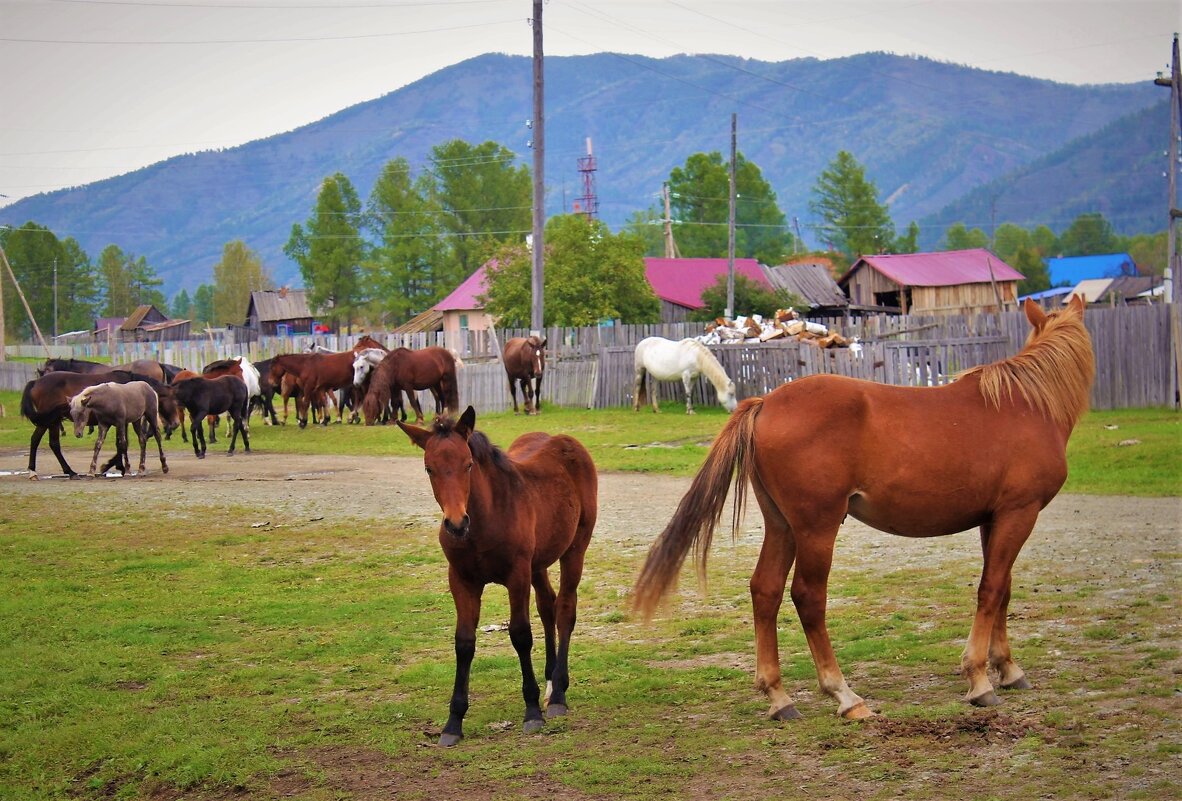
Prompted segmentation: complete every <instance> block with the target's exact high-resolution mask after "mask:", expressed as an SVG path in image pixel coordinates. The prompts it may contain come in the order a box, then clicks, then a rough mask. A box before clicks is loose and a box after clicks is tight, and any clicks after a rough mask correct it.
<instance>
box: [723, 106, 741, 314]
mask: <svg viewBox="0 0 1182 801" xmlns="http://www.w3.org/2000/svg"><path fill="white" fill-rule="evenodd" d="M738 132H739V115H738V114H737V113H733V112H732V113H731V176H730V187H731V190H730V198H729V199H728V200H729V203H728V206H729V208H730V210H729V213H728V214H727V243H726V259H727V268H726V318H727V319H728V320H730V319H733V318H734V314H735V152H736V149H737V147H738Z"/></svg>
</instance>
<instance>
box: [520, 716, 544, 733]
mask: <svg viewBox="0 0 1182 801" xmlns="http://www.w3.org/2000/svg"><path fill="white" fill-rule="evenodd" d="M545 725H546V723H545V721H543V720H540V719H538V718H531V719H530V720H527V721H526V722H525V724H524V725H523V726H522V727H521V730H522V731H523V732H525V733H526V734H537V733H538V732H540V731H541V730H542V728H543V727H545Z"/></svg>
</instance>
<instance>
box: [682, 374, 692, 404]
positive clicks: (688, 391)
mask: <svg viewBox="0 0 1182 801" xmlns="http://www.w3.org/2000/svg"><path fill="white" fill-rule="evenodd" d="M693 381H694V379H693V377H692V376H691V375H690V374H689V373H682V374H681V385H682V386H683V387H685V413H686V414H693V413H694V404H693V402H692V400H691V398H692V396H693V394H694V384H693Z"/></svg>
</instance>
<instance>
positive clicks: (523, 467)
mask: <svg viewBox="0 0 1182 801" xmlns="http://www.w3.org/2000/svg"><path fill="white" fill-rule="evenodd" d="M398 425H399V426H401V428H402V430H403V431H405V432H406V434H407V436H409V437H410V438H411V441H412V442H414V443H415V444H416V445H418V446H419V447H420V448H422V449H423V463H424V465H425V466H426V468H427V475H428V476H430V479H431V491H432V492H434V493H435V500H436V501H437V502H438V503H439V508H440V509H441V510H442V511H443V523H442V524H441V525H440V527H439V544H440V545H441V546H442V547H443V553H444V554H445V555H446V556H447V564H448V573H447V580H448V586H449V587H450V589H451V594H452V599H453V600H454V601H455V606H456V634H455V647H456V677H455V685H454V688H453V690H452V697H451V705H450V712H449V714H448V718H447V725H446V726H444V728H443V735H442V736H441V737H440V738H439V743H440V745H455V744H456V743H458V742H459V741H460V738H461V737H463V736H464V731H463V725H464V715H465V713H466V712H467V711H468V675H469V672H470V670H471V667H472V657H473V655H474V654H475V653H476V625H477V623H478V622H479V620H480V598H481V595H482V594H483V593H484V588H485V586H486V585H488V584H501V585H503V586H504V587H505V588H506V589H508V591H509V639H510V641H512V643H513V648H514V650H515V651H517V657H518V660H519V661H520V662H521V689H522V695H523V696H524V698H525V731H526V732H535V731H538V730H540V729H541V728H542V708H541V707H542V704H543V703H545V702H546V701H548V702H549V705H548V707H547V709H546V715H547V716H548V717H557V716H559V715H564V714H566V711H567V703H566V691H567V687H568V685H569V683H570V675H569V671H568V667H567V662H568V657H569V652H570V636H571V632H572V631H573V630H574V627H575V606H576V604H577V602H578V594H577V593H578V585H579V578H580V577H581V576H582V573H583V557H584V554H585V553H586V551H587V545H588V543H589V542H590V541H591V532H592V531H593V530H594V529H595V518H596V514H597V511H598V507H597V503H598V500H597V499H598V476H597V475H596V472H595V464H594V463H593V462H592V461H591V455H590V454H589V453H587V449H586V448H584V447H583V446H582V445H580V444H579V443H578V441H577V440H574V439H572V438H570V437H568V436H565V435H561V434H560V435H558V436H553V437H552V436H550V435H549V434H543V433H532V434H523V435H522V436H520V437H518V438H517V439H516V441H514V443H513V444H512V445H511V446H509V451H508V452H507V453H506V452H504V451H502V450H500V449H499V448H497V447H495V446H494V445H492V443H490V442H489V441H488V439H487V438H486V437H485V436H484V434H482V433H480V432H479V431H476V430H475V427H476V412H475V410H474V409H473V408H472V407H471V406H469V407H468V409H467V411H465V412H464V414H463V415H462V416H461V417H460V419H459V420H458V421H456V420H453V419H452V418H451V417H449V416H446V415H445V416H441V417H436V418H435V421H434V423H433V425H432V427H431V429H429V430H428V429H423V428H418V427H416V426H412V425H407V424H406V423H403V422H401V421H399V423H398ZM555 562H558V563H559V565H560V570H561V580H560V582H559V590H558V593H557V594H555V592H554V588H553V586H552V585H551V584H550V576H549V573H548V570H547V568H549V566H550V565H552V564H554V563H555ZM531 585H532V586H533V588H534V591H535V592H536V593H537V606H538V615H539V616H540V617H541V619H542V628H543V630H544V632H545V638H546V673H545V675H546V685H547V693H546V698H545V699H543V698H540V697H539V695H540V694H539V691H538V681H537V678H536V677H535V676H534V670H533V662H532V658H531V654H530V652H531V651H532V649H533V632H532V631H531V629H530V619H529V594H530V592H529V591H530V586H531ZM556 631H557V643H556V640H555V633H556Z"/></svg>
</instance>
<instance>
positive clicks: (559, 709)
mask: <svg viewBox="0 0 1182 801" xmlns="http://www.w3.org/2000/svg"><path fill="white" fill-rule="evenodd" d="M566 713H567V708H566V704H550V705H549V706H547V707H546V717H548V718H560V717H563V716H564V715H565V714H566Z"/></svg>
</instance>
